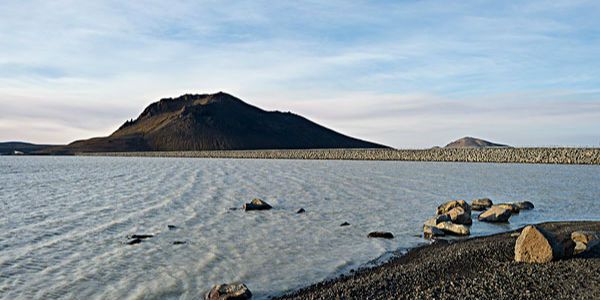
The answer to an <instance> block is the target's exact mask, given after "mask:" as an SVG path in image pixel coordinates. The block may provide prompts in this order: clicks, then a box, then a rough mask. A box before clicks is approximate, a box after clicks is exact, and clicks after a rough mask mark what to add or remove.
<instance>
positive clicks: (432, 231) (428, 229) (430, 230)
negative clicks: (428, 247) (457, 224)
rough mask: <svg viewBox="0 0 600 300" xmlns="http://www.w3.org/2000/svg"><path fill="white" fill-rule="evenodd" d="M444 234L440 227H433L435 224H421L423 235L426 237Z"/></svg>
mask: <svg viewBox="0 0 600 300" xmlns="http://www.w3.org/2000/svg"><path fill="white" fill-rule="evenodd" d="M444 235H446V234H445V233H444V231H442V230H441V229H439V228H437V227H435V226H430V225H424V226H423V237H424V238H426V239H428V240H429V239H432V238H434V237H436V236H444Z"/></svg>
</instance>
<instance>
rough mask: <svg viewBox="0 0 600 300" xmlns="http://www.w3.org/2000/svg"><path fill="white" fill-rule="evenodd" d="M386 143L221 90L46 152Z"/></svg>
mask: <svg viewBox="0 0 600 300" xmlns="http://www.w3.org/2000/svg"><path fill="white" fill-rule="evenodd" d="M384 147H385V146H382V145H378V144H374V143H370V142H367V141H362V140H359V139H355V138H352V137H348V136H345V135H342V134H340V133H338V132H335V131H333V130H330V129H328V128H325V127H323V126H320V125H318V124H316V123H314V122H311V121H309V120H307V119H305V118H303V117H301V116H299V115H295V114H293V113H290V112H286V113H284V112H279V111H264V110H262V109H260V108H258V107H255V106H252V105H249V104H247V103H245V102H244V101H242V100H240V99H238V98H236V97H234V96H231V95H229V94H226V93H222V92H219V93H216V94H203V95H191V94H187V95H183V96H180V97H177V98H166V99H161V100H160V101H158V102H155V103H152V104H150V105H149V106H148V107H146V109H145V110H144V111H143V112H142V114H141V115H140V116H139V117H138V118H137V119H135V120H130V121H127V122H125V123H124V124H123V125H122V126H121V127H120V128H119V129H118V130H117V131H115V132H114V133H113V134H111V135H110V136H108V137H101V138H92V139H89V140H82V141H75V142H73V143H71V144H69V145H67V146H63V147H54V148H51V149H48V151H46V152H49V153H56V154H60V153H62V154H68V153H76V152H118V151H186V150H246V149H316V148H384Z"/></svg>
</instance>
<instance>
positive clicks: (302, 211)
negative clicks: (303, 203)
mask: <svg viewBox="0 0 600 300" xmlns="http://www.w3.org/2000/svg"><path fill="white" fill-rule="evenodd" d="M305 212H306V210H304V208H300V209H299V210H298V211H297V212H296V213H297V214H303V213H305Z"/></svg>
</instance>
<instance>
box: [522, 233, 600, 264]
mask: <svg viewBox="0 0 600 300" xmlns="http://www.w3.org/2000/svg"><path fill="white" fill-rule="evenodd" d="M598 244H600V233H598V232H592V231H575V232H572V233H571V234H570V235H564V234H554V233H552V232H549V231H546V230H544V229H542V228H540V227H537V226H535V225H529V226H526V227H525V228H523V230H522V231H521V234H520V235H519V237H518V238H517V241H516V242H515V261H517V262H525V263H547V262H550V261H554V260H559V259H564V258H569V257H571V256H573V255H576V254H579V253H582V252H585V251H588V250H589V249H591V248H593V247H595V246H597V245H598Z"/></svg>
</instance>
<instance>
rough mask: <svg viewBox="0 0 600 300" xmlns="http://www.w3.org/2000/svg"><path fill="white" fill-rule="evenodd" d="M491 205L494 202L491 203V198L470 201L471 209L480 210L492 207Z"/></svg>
mask: <svg viewBox="0 0 600 300" xmlns="http://www.w3.org/2000/svg"><path fill="white" fill-rule="evenodd" d="M492 205H494V203H492V200H490V199H489V198H481V199H475V200H473V202H472V203H471V209H472V210H477V211H482V210H486V209H488V208H490V207H492Z"/></svg>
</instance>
